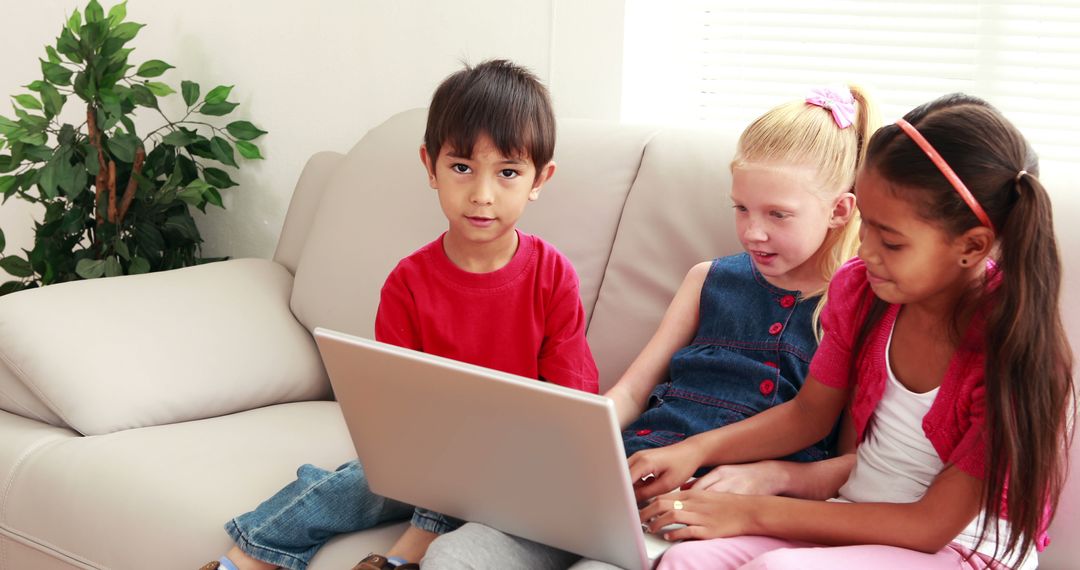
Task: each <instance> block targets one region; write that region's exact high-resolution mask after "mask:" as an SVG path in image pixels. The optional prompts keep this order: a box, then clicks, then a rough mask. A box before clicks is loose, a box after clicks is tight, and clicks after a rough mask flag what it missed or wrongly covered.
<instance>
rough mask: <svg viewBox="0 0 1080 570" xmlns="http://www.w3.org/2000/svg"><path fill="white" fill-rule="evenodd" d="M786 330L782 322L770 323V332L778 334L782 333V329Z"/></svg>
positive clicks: (774, 334)
mask: <svg viewBox="0 0 1080 570" xmlns="http://www.w3.org/2000/svg"><path fill="white" fill-rule="evenodd" d="M782 330H784V325H782V324H780V323H773V324H771V325H769V334H771V335H773V336H776V335H778V334H780V331H782Z"/></svg>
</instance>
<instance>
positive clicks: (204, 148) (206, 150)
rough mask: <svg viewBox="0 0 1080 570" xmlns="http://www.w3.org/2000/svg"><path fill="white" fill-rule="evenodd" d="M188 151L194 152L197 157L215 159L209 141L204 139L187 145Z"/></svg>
mask: <svg viewBox="0 0 1080 570" xmlns="http://www.w3.org/2000/svg"><path fill="white" fill-rule="evenodd" d="M188 152H190V153H191V154H194V155H195V156H197V157H199V158H209V159H210V160H217V157H216V156H214V151H213V150H211V148H210V141H208V140H206V139H203V140H201V141H198V142H196V143H194V144H191V145H189V146H188Z"/></svg>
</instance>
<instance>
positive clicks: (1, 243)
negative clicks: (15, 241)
mask: <svg viewBox="0 0 1080 570" xmlns="http://www.w3.org/2000/svg"><path fill="white" fill-rule="evenodd" d="M5 247H7V238H6V237H4V230H2V229H0V252H2V251H4V248H5Z"/></svg>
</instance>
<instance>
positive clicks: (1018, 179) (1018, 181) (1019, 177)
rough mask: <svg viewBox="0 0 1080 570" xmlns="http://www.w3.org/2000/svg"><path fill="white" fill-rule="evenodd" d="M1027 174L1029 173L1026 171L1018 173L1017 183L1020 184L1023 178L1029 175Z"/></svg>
mask: <svg viewBox="0 0 1080 570" xmlns="http://www.w3.org/2000/svg"><path fill="white" fill-rule="evenodd" d="M1027 173H1028V171H1026V170H1021V171H1020V172H1017V173H1016V183H1017V184H1019V183H1020V179H1021V178H1023V177H1024V175H1025V174H1027Z"/></svg>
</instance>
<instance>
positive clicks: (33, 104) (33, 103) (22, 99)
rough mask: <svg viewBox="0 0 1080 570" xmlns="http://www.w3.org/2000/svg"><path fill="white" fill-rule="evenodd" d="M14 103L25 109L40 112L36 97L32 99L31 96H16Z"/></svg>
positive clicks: (39, 104)
mask: <svg viewBox="0 0 1080 570" xmlns="http://www.w3.org/2000/svg"><path fill="white" fill-rule="evenodd" d="M15 102H16V103H18V104H20V105H22V106H23V107H25V108H27V109H33V110H35V111H40V110H41V103H40V102H38V100H37V97H34V96H33V95H27V94H23V95H16V96H15Z"/></svg>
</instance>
